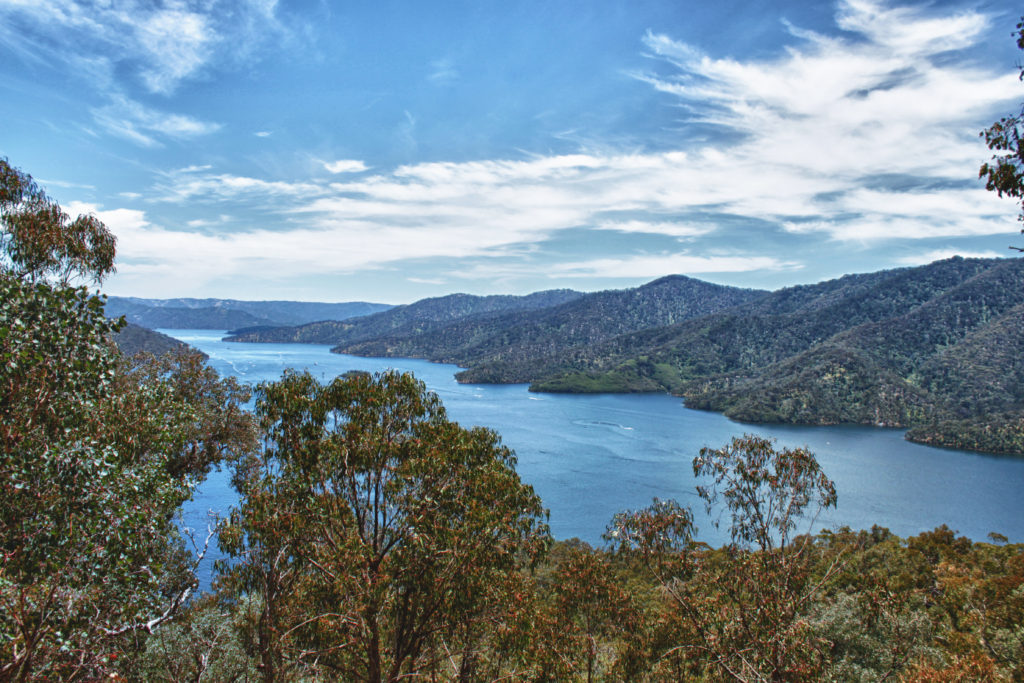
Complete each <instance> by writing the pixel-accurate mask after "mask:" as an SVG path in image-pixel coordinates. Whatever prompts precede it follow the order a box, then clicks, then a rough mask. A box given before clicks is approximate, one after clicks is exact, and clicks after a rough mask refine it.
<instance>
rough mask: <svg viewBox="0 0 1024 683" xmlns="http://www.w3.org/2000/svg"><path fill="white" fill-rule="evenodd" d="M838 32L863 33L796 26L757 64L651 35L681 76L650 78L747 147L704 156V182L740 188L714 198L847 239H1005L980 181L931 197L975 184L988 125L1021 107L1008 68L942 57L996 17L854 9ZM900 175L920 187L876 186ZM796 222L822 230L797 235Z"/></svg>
mask: <svg viewBox="0 0 1024 683" xmlns="http://www.w3.org/2000/svg"><path fill="white" fill-rule="evenodd" d="M837 23H838V25H839V27H840V28H842V29H844V30H846V31H850V32H853V33H856V34H859V35H858V36H857V38H856V39H852V38H851V39H843V38H838V37H826V36H822V35H818V34H814V33H810V32H807V31H801V30H799V29H796V28H791V31H792V33H793V35H794V38H795V40H796V42H795V43H794V45H791V46H790V47H789V48H787V50H786V51H785V52H784V53H783V54H782V55H781V56H779V57H776V58H772V59H768V60H758V61H738V60H734V59H727V58H714V57H711V56H709V55H707V54H704V53H703V52H702V51H701V50H700V49H699V48H697V47H696V46H693V45H688V44H685V43H681V42H678V41H675V40H673V39H672V38H671V37H669V36H666V35H663V34H657V33H649V34H648V35H647V36H646V38H645V43H646V45H647V47H648V49H649V50H650V51H651V53H652V55H653V56H655V57H657V58H659V59H662V60H665V61H666V62H669V63H670V64H672V65H674V66H675V67H676V73H675V74H674V75H671V76H659V75H653V74H637V78H640V79H641V80H644V81H646V82H648V83H650V84H651V85H652V86H654V87H655V88H657V89H658V90H660V91H662V92H665V93H667V94H669V95H672V96H674V97H676V98H678V99H679V100H681V101H682V102H684V103H685V104H686V105H687V111H688V112H690V118H689V120H690V121H691V122H698V123H702V124H710V125H713V126H716V127H718V128H719V130H721V131H722V138H721V139H722V140H727V139H731V140H735V141H736V142H734V143H727V142H726V143H718V144H716V145H715V146H714V147H706V148H704V149H702V150H700V151H699V153H700V154H702V155H703V159H702V165H703V171H704V172H705V173H707V174H708V176H709V177H710V178H713V179H715V180H716V181H718V182H721V183H723V184H724V185H725V186H726V188H727V189H724V190H723V191H719V192H717V193H715V194H716V195H718V196H720V197H721V196H722V195H729V194H731V195H732V197H724V199H725V201H726V202H727V203H728V205H729V206H730V209H731V210H733V211H738V212H740V213H744V214H748V215H751V214H753V213H754V212H755V211H757V212H759V213H760V215H762V216H765V217H768V218H772V219H774V220H777V221H780V222H783V223H786V224H787V226H788V227H789V228H790V229H793V227H794V225H797V226H799V229H802V230H810V229H813V230H820V231H823V232H826V233H828V234H829V235H831V236H833V237H836V238H838V239H869V240H877V239H885V238H898V237H907V238H914V237H926V236H929V233H928V232H927V231H922V230H921V229H920V226H921V225H922V224H925V223H930V224H932V225H933V231H932V232H931V233H930V234H931V235H932V236H937V235H946V236H952V235H956V234H960V235H971V234H985V233H993V232H999V231H1005V230H1006V225H1005V222H1004V221H1003V220H1002V218H1001V217H1004V216H1005V215H1006V207H1005V205H1004V204H1000V203H999V202H997V201H994V200H993V199H992V198H991V197H987V196H986V195H985V193H984V192H983V191H982V190H980V189H979V188H978V185H977V183H976V182H974V183H973V188H974V189H964V190H962V191H959V192H948V191H946V190H943V192H941V193H936V192H934V191H930V190H927V189H921V188H927V187H930V186H931V187H934V186H936V185H937V184H944V185H946V186H948V185H949V183H950V182H954V183H959V184H960V185H961V186H962V187H965V188H966V187H971V185H972V183H971V181H972V180H973V178H972V175H973V174H972V171H973V169H975V168H976V167H977V166H978V164H979V160H980V159H983V158H984V148H983V146H982V145H981V143H980V142H979V140H978V137H977V130H978V126H979V123H978V122H979V120H986V119H985V118H984V117H985V116H988V115H989V114H988V113H989V112H992V111H994V110H998V109H999V107H1000V106H1005V103H1006V102H1007V101H1008V100H1012V99H1013V98H1015V97H1016V90H1015V87H1014V86H1015V84H1016V80H1017V78H1016V75H1015V74H1013V73H1011V72H1009V71H1006V72H993V71H986V70H980V69H978V68H975V67H971V66H969V65H967V64H965V63H964V62H953V61H950V60H938V59H935V58H936V56H937V55H940V54H943V53H947V52H948V51H950V50H959V49H963V48H967V47H970V46H972V45H974V44H975V43H977V42H978V41H980V40H981V39H982V38H983V36H984V31H985V30H986V29H987V28H988V25H989V19H988V17H987V16H985V15H983V14H981V13H978V12H960V13H956V14H953V15H948V14H946V15H938V14H934V10H932V9H930V8H928V7H899V8H893V7H888V6H887V5H885V4H883V3H880V2H875V1H873V0H844V1H843V2H840V4H839V7H838V11H837ZM979 117H980V118H979ZM893 175H901V176H904V177H911V178H914V179H915V180H916V186H915V187H913V188H910V189H902V190H897V189H895V188H894V189H891V190H888V191H869V190H867V189H865V188H866V187H868V186H874V185H876V184H877V182H878V179H879V178H883V177H886V176H893ZM728 188H733V189H732V191H731V192H730V190H729V189H728ZM748 189H752V190H753V191H752V192H748ZM739 190H742V194H745V195H747V196H741V192H740V191H739ZM787 216H788V217H789V218H791V219H796V218H800V217H805V218H806V217H814V218H815V219H816V220H814V221H812V222H808V223H803V224H793V223H789V222H788V221H787Z"/></svg>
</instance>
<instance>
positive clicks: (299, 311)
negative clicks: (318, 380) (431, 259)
mask: <svg viewBox="0 0 1024 683" xmlns="http://www.w3.org/2000/svg"><path fill="white" fill-rule="evenodd" d="M389 308H391V306H389V305H388V304H373V303H366V302H363V301H354V302H347V303H336V304H330V303H315V302H307V301H239V300H236V299H139V298H135V297H121V296H112V297H109V298H108V299H107V305H106V313H107V316H108V317H111V318H117V317H120V316H122V315H123V316H124V317H125V320H127V321H128V322H130V323H134V324H136V325H141V326H142V327H148V328H150V329H154V328H165V329H213V330H216V329H223V330H234V329H238V328H242V327H281V326H284V325H301V324H303V323H309V322H313V321H315V320H344V319H346V318H352V317H356V316H363V315H370V314H371V313H376V312H378V311H385V310H387V309H389Z"/></svg>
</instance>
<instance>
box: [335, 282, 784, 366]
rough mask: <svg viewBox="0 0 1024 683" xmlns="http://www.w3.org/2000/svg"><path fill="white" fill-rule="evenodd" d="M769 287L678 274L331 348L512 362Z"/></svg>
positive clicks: (681, 316) (673, 319) (721, 305)
mask: <svg viewBox="0 0 1024 683" xmlns="http://www.w3.org/2000/svg"><path fill="white" fill-rule="evenodd" d="M765 294H766V292H761V291H758V290H748V289H739V288H736V287H726V286H723V285H715V284H711V283H708V282H702V281H700V280H695V279H693V278H688V277H684V276H682V275H673V276H669V277H664V278H661V279H659V280H655V281H654V282H651V283H648V284H646V285H643V286H642V287H636V288H633V289H624V290H610V291H604V292H596V293H593V294H585V295H583V296H580V297H579V298H576V299H574V300H572V301H568V302H566V303H563V304H561V305H554V306H550V307H547V308H540V309H536V310H520V311H511V312H508V313H504V314H501V315H496V316H491V317H477V318H468V319H467V318H464V319H460V320H456V321H455V322H452V323H451V324H448V325H444V326H441V327H437V328H433V329H430V331H429V332H427V333H412V334H410V333H409V332H408V331H407V330H403V331H402V332H403V333H401V334H399V333H393V334H390V335H386V336H382V337H377V338H374V339H369V340H366V341H362V342H357V343H350V344H339V345H338V346H336V347H335V348H334V349H333V350H334V351H336V352H339V353H351V354H355V355H360V356H403V357H413V358H428V359H430V360H434V361H443V362H450V363H456V364H459V365H467V366H472V365H476V364H479V363H482V362H489V361H496V360H500V361H502V362H504V363H507V364H509V365H512V364H516V363H523V362H529V360H530V359H533V358H537V357H540V356H543V355H545V354H550V353H556V352H559V351H561V350H564V349H568V348H572V347H574V346H586V345H590V344H594V343H596V342H600V341H603V340H605V339H609V338H611V337H614V336H616V335H620V334H624V333H626V332H632V331H636V330H643V329H648V328H652V327H660V326H664V325H671V324H673V323H677V322H682V321H684V320H689V319H690V318H696V317H700V316H702V315H707V314H709V313H713V312H715V311H720V310H722V309H725V308H729V307H731V306H735V305H737V304H740V303H744V302H747V301H751V300H755V299H758V298H760V297H762V296H764V295H765Z"/></svg>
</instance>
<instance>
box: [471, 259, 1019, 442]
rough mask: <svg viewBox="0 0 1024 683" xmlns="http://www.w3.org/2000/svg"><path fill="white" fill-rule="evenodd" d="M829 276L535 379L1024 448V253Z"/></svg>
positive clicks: (563, 387) (560, 362) (783, 417)
mask: <svg viewBox="0 0 1024 683" xmlns="http://www.w3.org/2000/svg"><path fill="white" fill-rule="evenodd" d="M823 285H824V286H821V285H815V286H813V287H807V288H804V287H799V288H791V289H789V290H781V291H780V292H776V293H774V294H773V295H771V296H770V297H768V298H767V299H765V300H763V301H756V302H752V303H750V304H747V305H744V306H740V307H737V308H735V309H732V310H730V311H727V312H723V313H719V314H716V315H711V316H706V317H704V318H700V319H698V320H693V321H689V322H686V323H683V324H681V325H676V326H674V327H671V328H665V329H660V330H650V331H646V332H643V333H639V334H636V335H626V336H622V337H618V338H616V339H613V340H611V341H609V342H607V343H606V344H603V345H599V346H597V347H595V348H593V349H590V350H589V352H587V353H581V352H577V353H575V354H571V355H563V356H552V357H548V358H546V359H543V360H542V361H541V362H539V363H537V364H536V370H537V371H538V376H539V377H541V379H540V380H538V381H537V382H536V383H535V385H534V389H536V390H541V391H590V390H593V388H594V387H597V388H602V389H603V388H607V387H621V388H623V389H625V390H640V391H643V390H657V389H661V390H670V391H675V392H677V393H680V394H682V395H683V396H685V397H686V401H687V405H689V406H690V407H694V408H704V409H710V410H716V411H722V412H724V413H725V414H726V415H729V416H730V417H734V418H737V419H741V420H747V421H754V422H798V423H811V424H835V423H840V422H855V423H862V424H884V425H891V426H917V427H918V428H917V429H915V430H914V431H913V432H911V438H914V439H918V440H922V441H928V442H929V443H934V444H937V445H950V446H960V447H970V448H976V449H980V450H993V451H1000V452H1022V451H1021V449H1020V448H1019V445H1020V442H1021V441H1022V439H1021V437H1020V434H1019V431H1018V429H1019V427H1018V428H1013V427H1008V426H1007V425H1008V424H1010V423H1015V424H1018V425H1019V423H1020V415H1021V413H1022V410H1024V388H1022V383H1021V380H1022V379H1024V369H1022V367H1021V362H1020V361H1019V359H1020V358H1021V353H1020V352H1021V351H1024V348H1021V346H1022V345H1024V341H1022V335H1021V334H1020V332H1021V328H1022V327H1024V320H1022V316H1024V262H1021V261H1019V260H1015V259H1009V260H980V259H971V260H965V259H959V258H957V259H950V260H947V261H941V262H937V263H933V264H930V265H928V266H923V267H920V268H913V269H904V270H899V271H888V272H884V273H877V274H874V276H872V277H867V278H865V277H862V276H858V277H857V278H854V279H853V280H852V281H848V278H842V279H840V280H837V281H834V282H833V283H823ZM500 370H502V368H501V367H500V366H495V365H492V366H490V367H483V368H474V369H472V370H470V371H469V372H467V373H464V374H463V375H462V376H461V379H463V380H464V381H465V380H467V379H477V378H479V377H481V376H486V373H487V372H495V371H500ZM620 390H622V389H620ZM999 416H1002V417H999ZM968 433H969V435H968ZM958 434H960V435H962V436H957V435H958Z"/></svg>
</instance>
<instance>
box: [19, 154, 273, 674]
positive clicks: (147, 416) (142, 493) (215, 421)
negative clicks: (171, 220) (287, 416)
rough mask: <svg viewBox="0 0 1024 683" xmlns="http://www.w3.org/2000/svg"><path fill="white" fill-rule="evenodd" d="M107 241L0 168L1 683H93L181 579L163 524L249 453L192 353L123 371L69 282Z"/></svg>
mask: <svg viewBox="0 0 1024 683" xmlns="http://www.w3.org/2000/svg"><path fill="white" fill-rule="evenodd" d="M114 254H115V239H114V236H113V235H112V234H111V233H110V232H109V230H107V228H106V227H105V226H104V225H103V224H102V222H100V221H99V220H98V219H96V218H95V217H93V216H79V217H78V218H75V219H71V218H70V217H69V216H68V215H67V214H65V213H64V211H63V210H62V209H61V208H60V206H59V205H58V204H57V203H56V202H55V201H53V200H52V199H50V198H49V197H48V196H47V195H46V193H45V192H43V191H42V189H41V188H39V186H38V185H37V184H36V183H35V182H34V181H33V180H32V178H31V176H29V175H28V174H25V173H23V172H22V171H20V170H18V169H16V168H14V167H12V166H11V165H10V164H9V163H8V162H7V160H6V159H0V681H8V680H17V681H22V680H47V679H49V680H79V679H83V680H92V679H95V678H97V677H99V676H101V675H103V674H105V673H107V672H111V671H114V670H116V669H117V667H118V666H119V664H118V662H117V659H118V658H119V656H121V655H122V654H123V653H124V649H123V646H124V645H125V640H126V638H130V636H131V635H134V634H140V633H145V632H148V631H151V630H153V629H154V628H156V627H157V626H159V625H160V624H162V623H164V622H165V621H167V620H168V619H170V618H171V617H172V616H173V614H174V613H175V612H176V610H177V609H178V608H179V607H180V606H181V605H182V604H183V603H184V601H185V600H186V599H187V597H188V595H189V592H190V591H191V589H192V587H193V586H194V584H195V576H194V574H193V573H192V571H191V570H192V563H191V556H190V555H189V553H188V552H186V549H185V546H184V543H183V540H182V539H181V537H180V535H179V533H178V527H177V524H176V523H175V521H174V518H173V515H174V513H175V512H176V511H177V510H178V508H179V506H180V505H181V503H182V502H183V501H185V500H186V499H188V498H189V496H190V495H191V493H192V491H193V489H194V487H195V485H196V484H197V483H198V481H199V480H200V479H201V478H202V476H204V475H205V473H206V471H207V469H208V468H209V466H210V465H211V464H212V463H213V462H215V461H217V460H219V459H220V458H222V457H223V456H224V455H225V454H226V453H227V452H228V451H241V450H246V449H247V448H250V447H251V445H252V444H253V432H252V430H251V429H250V428H249V427H248V424H249V420H248V418H246V417H245V416H244V415H243V414H242V413H241V412H240V411H239V410H238V406H239V405H240V402H241V401H242V400H244V398H245V396H244V391H243V390H242V389H241V388H240V387H238V386H237V385H235V384H233V383H230V382H228V383H222V382H221V381H220V380H219V379H218V378H216V376H215V375H211V374H209V373H210V371H208V369H205V368H204V367H203V366H202V365H201V364H199V363H198V361H197V360H196V359H194V358H193V359H187V358H185V357H183V358H181V359H179V360H177V361H173V362H172V361H167V363H169V364H165V365H160V363H158V362H157V361H155V360H152V359H149V360H140V361H139V362H133V361H129V360H127V359H125V358H122V357H121V356H120V354H119V353H118V352H117V350H116V348H115V347H114V345H113V343H112V342H111V339H110V335H111V333H112V332H114V331H116V330H117V329H118V328H119V327H120V325H121V323H120V322H116V321H111V320H108V319H107V318H106V317H105V316H104V315H103V300H102V298H101V297H99V296H98V295H96V294H93V293H90V292H89V290H88V289H87V288H86V287H85V286H73V283H75V282H86V283H94V284H99V283H100V282H102V280H103V279H104V278H105V277H106V276H107V275H109V274H110V273H111V272H112V271H113V269H114Z"/></svg>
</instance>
